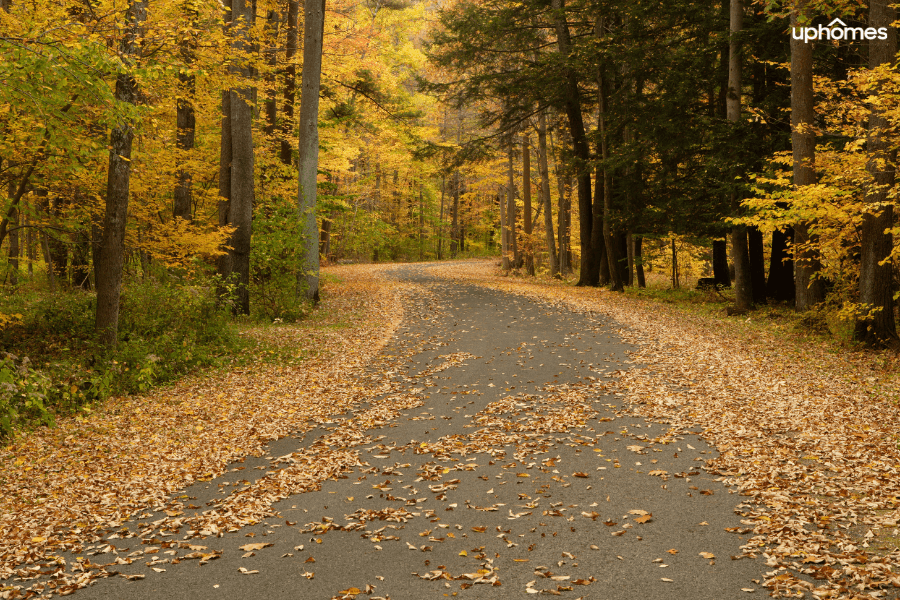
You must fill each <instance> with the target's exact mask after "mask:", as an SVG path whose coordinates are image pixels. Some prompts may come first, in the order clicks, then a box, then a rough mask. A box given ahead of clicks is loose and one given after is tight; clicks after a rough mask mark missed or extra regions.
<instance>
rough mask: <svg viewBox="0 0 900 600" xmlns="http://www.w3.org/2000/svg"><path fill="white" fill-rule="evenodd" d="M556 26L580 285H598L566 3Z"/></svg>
mask: <svg viewBox="0 0 900 600" xmlns="http://www.w3.org/2000/svg"><path fill="white" fill-rule="evenodd" d="M551 7H552V9H553V24H554V27H555V29H556V40H557V44H558V46H559V53H560V54H561V55H562V57H563V59H564V61H565V63H564V65H565V66H564V68H563V75H564V79H563V86H564V88H565V94H564V97H565V110H566V117H567V119H568V121H569V132H570V133H571V134H572V150H573V154H574V157H575V161H576V169H577V171H576V175H577V177H578V220H579V222H580V227H579V228H580V231H581V234H580V238H581V270H580V273H579V278H578V283H577V284H576V285H580V286H584V285H597V281H598V279H599V265H597V264H596V261H595V260H594V252H593V248H592V247H591V229H592V227H593V220H594V215H593V207H592V206H591V201H592V198H591V172H590V170H589V164H590V158H591V157H590V150H589V149H588V143H587V136H586V134H585V129H584V118H583V116H582V112H581V92H580V91H579V89H578V76H577V74H576V72H575V70H574V69H573V68H572V67H571V66H570V61H572V60H573V57H572V56H571V55H572V39H571V36H570V35H569V24H568V23H567V22H566V13H565V5H564V3H563V0H551Z"/></svg>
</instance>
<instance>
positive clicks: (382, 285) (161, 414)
mask: <svg viewBox="0 0 900 600" xmlns="http://www.w3.org/2000/svg"><path fill="white" fill-rule="evenodd" d="M329 272H330V273H331V274H332V275H335V276H336V277H337V279H338V282H337V283H334V284H332V285H329V287H328V292H327V294H326V296H325V300H324V301H323V304H322V306H321V307H320V309H319V311H320V313H321V315H322V316H321V317H320V318H316V319H312V320H311V321H309V322H306V323H301V324H298V325H296V326H288V325H282V326H277V327H266V328H260V329H255V330H254V329H250V330H248V331H247V332H246V335H252V336H260V337H264V338H265V340H266V345H265V346H266V347H268V348H270V349H271V348H273V347H275V348H280V349H282V350H283V351H287V352H290V351H295V352H298V353H299V352H304V353H306V354H308V355H310V356H312V357H313V358H309V359H307V360H304V361H302V362H301V363H300V364H294V365H290V366H285V365H279V364H275V363H273V361H270V360H248V361H246V362H247V364H248V366H246V367H243V368H242V370H235V371H232V372H229V373H225V374H220V373H212V374H206V375H200V376H196V377H192V378H188V379H186V380H184V381H182V382H181V383H179V384H177V385H175V386H172V387H170V388H167V389H161V390H158V391H156V392H154V393H152V394H148V395H145V396H133V397H126V398H115V399H112V400H111V401H109V402H107V403H105V404H104V405H103V406H102V407H100V408H98V409H97V410H96V411H95V412H94V414H92V415H90V416H89V417H87V418H86V419H81V418H78V419H66V420H63V421H61V422H60V423H59V425H58V427H56V428H54V429H49V430H40V431H38V432H35V433H33V434H30V435H27V436H25V437H23V438H20V439H19V440H18V441H17V442H16V443H13V444H11V445H9V446H7V447H5V448H2V449H0V598H6V597H14V596H13V594H15V593H17V588H18V589H21V586H20V585H16V586H12V585H9V583H8V580H9V579H10V578H11V577H12V576H13V574H14V573H15V574H16V575H17V576H18V577H22V576H23V575H25V576H26V579H27V573H25V572H22V571H21V568H20V569H19V570H18V571H14V569H16V568H17V567H22V566H23V565H24V566H25V568H26V569H29V568H30V569H32V570H34V571H35V572H37V571H40V568H38V567H37V566H36V565H37V564H38V563H40V565H41V566H42V567H43V568H44V569H47V568H48V567H49V568H50V569H51V570H53V569H55V570H57V571H58V572H59V577H58V578H57V581H56V582H55V583H53V584H52V585H51V586H50V587H49V589H51V590H52V589H54V588H55V589H56V591H57V592H61V593H65V592H66V591H69V590H74V589H76V588H77V587H79V586H78V583H79V576H78V574H77V569H73V571H74V572H71V573H67V572H66V571H67V569H66V564H65V561H64V559H62V558H61V557H58V554H59V553H60V552H64V551H72V552H80V551H81V549H82V548H83V547H84V545H85V544H88V543H92V542H97V541H99V540H100V539H101V536H103V535H104V534H105V533H108V532H109V531H110V530H112V529H115V528H117V527H119V526H121V524H122V523H123V522H124V521H125V520H126V519H127V518H128V517H129V516H132V515H135V514H137V513H138V512H140V511H142V510H147V509H151V508H153V507H160V506H164V507H167V508H168V509H169V510H170V511H171V513H172V515H173V516H174V515H177V513H178V511H179V506H178V504H179V503H177V502H174V503H173V501H172V500H171V499H170V495H171V493H172V492H173V491H175V490H177V489H180V488H183V487H184V486H186V485H189V484H191V483H192V482H194V481H197V480H203V479H208V478H211V477H214V476H217V475H219V474H220V473H221V472H222V471H223V469H224V467H225V465H227V464H228V463H229V462H230V461H232V460H235V459H237V458H240V457H243V456H247V455H259V454H260V453H261V452H262V451H263V448H264V446H265V444H267V443H268V442H270V441H272V440H275V439H278V438H280V437H283V436H285V435H287V434H289V433H291V432H297V431H303V430H305V429H309V428H311V427H313V426H315V424H316V423H317V422H322V421H325V420H327V419H328V416H329V415H333V414H336V413H341V412H343V411H345V410H347V409H348V408H349V407H350V406H352V405H353V404H355V403H356V402H358V401H360V399H362V398H365V397H368V396H369V395H371V394H373V393H374V392H373V390H370V389H362V388H360V387H357V386H352V385H350V384H349V383H348V382H349V381H352V378H351V377H349V375H350V374H352V373H354V372H356V371H358V370H360V368H361V367H363V366H364V365H365V364H366V362H367V361H368V360H369V359H370V358H371V357H372V356H373V355H374V353H376V352H377V351H378V350H379V349H380V348H381V347H382V346H383V345H384V343H385V342H386V341H387V339H389V337H390V336H391V334H392V333H393V330H394V329H395V328H396V326H397V324H398V323H399V322H400V319H401V318H402V314H403V310H402V305H401V304H400V302H399V296H398V292H397V289H396V285H395V284H391V285H389V284H388V283H387V282H386V281H385V280H384V279H382V278H380V277H379V276H378V269H377V268H375V269H373V268H371V267H359V266H346V267H338V268H334V269H330V270H329ZM282 350H279V351H282ZM308 471H309V473H308V475H309V476H310V485H314V484H315V482H316V475H317V473H316V468H315V467H311V468H310V469H308ZM320 475H321V479H324V478H325V477H327V476H329V475H330V472H329V473H325V472H323V473H321V474H320ZM248 518H252V517H248ZM29 565H34V566H32V567H29ZM82 571H83V570H82ZM88 575H89V573H87V572H84V571H83V576H84V577H87V576H88Z"/></svg>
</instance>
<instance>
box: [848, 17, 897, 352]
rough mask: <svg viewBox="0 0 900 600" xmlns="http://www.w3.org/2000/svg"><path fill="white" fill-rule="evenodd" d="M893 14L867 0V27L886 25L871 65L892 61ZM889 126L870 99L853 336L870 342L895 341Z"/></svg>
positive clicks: (894, 48) (874, 46)
mask: <svg viewBox="0 0 900 600" xmlns="http://www.w3.org/2000/svg"><path fill="white" fill-rule="evenodd" d="M894 18H895V15H894V8H893V7H892V6H891V5H890V3H889V0H870V2H869V27H875V28H876V29H877V28H879V27H886V28H887V29H888V36H887V39H886V40H877V39H876V40H871V41H870V42H869V67H870V68H872V69H874V68H877V67H880V66H881V65H885V64H890V63H892V62H893V61H894V56H895V54H896V53H897V34H896V30H895V29H893V28H892V27H891V23H892V22H893V21H894ZM871 93H872V95H873V96H875V95H877V94H879V93H884V91H883V90H880V89H876V90H873V91H872V92H871ZM889 127H890V123H889V122H888V120H887V119H886V118H885V117H884V116H883V114H882V111H881V110H880V109H879V108H878V105H877V104H875V103H873V104H872V106H871V112H870V114H869V132H868V139H867V141H866V151H867V153H868V162H867V164H866V169H867V170H868V172H869V174H870V175H871V176H872V184H871V186H870V188H869V190H868V192H867V194H866V203H867V204H868V206H867V208H866V212H865V214H863V224H862V236H861V238H862V239H861V255H862V256H861V260H860V265H859V302H860V304H862V305H863V307H862V308H863V310H864V311H866V314H863V315H859V316H857V319H856V325H855V328H854V331H853V338H854V339H855V340H857V341H861V342H865V343H866V344H867V345H869V346H876V345H882V344H887V343H896V341H897V325H896V323H895V321H894V285H893V278H892V275H893V265H892V264H891V261H890V258H889V257H890V255H891V251H892V250H893V246H894V240H893V236H892V235H891V233H890V232H889V230H890V228H891V227H892V226H893V221H894V214H893V206H892V205H891V204H890V202H892V200H890V199H889V198H888V196H889V193H890V188H892V187H893V186H894V179H895V174H896V166H895V165H896V160H897V151H896V149H895V148H894V143H893V140H892V139H891V138H892V136H891V134H890V129H889ZM882 263H884V264H882Z"/></svg>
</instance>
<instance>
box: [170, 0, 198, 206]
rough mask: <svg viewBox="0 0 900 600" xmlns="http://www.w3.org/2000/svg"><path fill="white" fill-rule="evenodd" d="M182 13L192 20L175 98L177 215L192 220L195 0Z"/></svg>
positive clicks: (183, 43)
mask: <svg viewBox="0 0 900 600" xmlns="http://www.w3.org/2000/svg"><path fill="white" fill-rule="evenodd" d="M182 13H183V14H184V18H185V20H186V21H187V23H188V27H186V28H185V29H186V30H185V29H182V30H181V31H180V35H181V36H182V39H181V40H179V42H178V44H179V49H180V53H181V60H182V61H183V62H184V68H183V69H182V70H181V71H180V72H179V73H178V83H179V86H178V87H179V89H178V98H177V100H176V101H175V113H176V115H175V120H176V133H175V147H176V148H177V149H178V154H177V156H178V161H179V163H180V164H179V166H178V181H177V182H176V184H175V192H174V200H175V201H174V210H173V216H174V217H175V218H176V219H177V218H182V219H184V220H185V221H190V220H191V218H192V210H191V204H192V189H191V187H192V179H191V172H190V170H189V169H188V168H187V167H185V165H184V163H185V161H186V159H187V158H188V156H189V154H190V151H191V150H193V149H194V137H195V131H196V125H197V119H196V116H195V115H194V97H195V95H196V91H197V81H196V77H195V76H194V74H193V73H192V72H191V71H190V69H192V68H193V65H194V62H195V61H196V60H197V39H196V37H195V36H196V33H195V31H196V28H197V11H196V9H195V8H194V4H193V3H192V2H191V1H186V2H184V4H183V6H182Z"/></svg>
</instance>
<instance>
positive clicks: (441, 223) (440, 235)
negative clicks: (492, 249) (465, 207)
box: [437, 175, 506, 260]
mask: <svg viewBox="0 0 900 600" xmlns="http://www.w3.org/2000/svg"><path fill="white" fill-rule="evenodd" d="M446 183H447V181H446V178H445V177H444V176H443V175H441V216H440V218H438V230H437V259H438V260H441V259H442V258H443V256H442V255H441V252H442V248H441V244H442V242H443V241H444V196H445V188H446ZM500 225H501V227H502V226H503V201H502V200H501V201H500ZM503 247H504V249H505V248H506V240H505V239H504V244H503Z"/></svg>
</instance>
